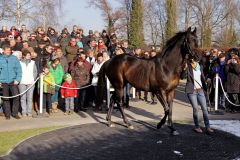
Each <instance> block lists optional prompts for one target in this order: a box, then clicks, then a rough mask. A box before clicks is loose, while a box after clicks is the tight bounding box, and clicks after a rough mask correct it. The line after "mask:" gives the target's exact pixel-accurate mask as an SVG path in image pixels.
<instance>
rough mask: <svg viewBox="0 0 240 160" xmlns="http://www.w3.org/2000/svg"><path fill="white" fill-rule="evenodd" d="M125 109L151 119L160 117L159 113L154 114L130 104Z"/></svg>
mask: <svg viewBox="0 0 240 160" xmlns="http://www.w3.org/2000/svg"><path fill="white" fill-rule="evenodd" d="M127 110H128V111H129V112H132V113H135V114H137V115H141V116H143V117H147V118H151V119H154V120H159V119H161V117H162V115H160V114H158V115H156V114H153V113H151V112H148V111H146V110H144V109H141V108H138V107H134V106H131V107H130V108H129V109H128V108H127ZM133 119H134V118H133Z"/></svg>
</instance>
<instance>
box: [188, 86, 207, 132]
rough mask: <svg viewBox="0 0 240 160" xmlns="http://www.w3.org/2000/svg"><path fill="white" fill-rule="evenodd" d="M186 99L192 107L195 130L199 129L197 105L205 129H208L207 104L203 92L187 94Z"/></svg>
mask: <svg viewBox="0 0 240 160" xmlns="http://www.w3.org/2000/svg"><path fill="white" fill-rule="evenodd" d="M187 96H188V99H189V101H190V103H191V105H192V107H193V120H194V124H195V127H196V128H199V127H200V126H199V122H198V109H199V108H198V103H199V105H200V106H201V109H202V113H203V120H204V124H205V127H206V128H209V127H210V124H209V119H208V111H207V102H206V98H205V95H204V92H203V90H199V91H194V92H193V93H188V94H187Z"/></svg>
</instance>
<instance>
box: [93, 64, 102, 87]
mask: <svg viewBox="0 0 240 160" xmlns="http://www.w3.org/2000/svg"><path fill="white" fill-rule="evenodd" d="M103 63H104V61H103V62H102V63H101V64H98V62H95V63H94V65H93V68H92V71H91V73H92V75H93V78H92V85H93V86H97V83H98V73H99V71H100V69H101V67H102V65H103Z"/></svg>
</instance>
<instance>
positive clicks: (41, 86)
mask: <svg viewBox="0 0 240 160" xmlns="http://www.w3.org/2000/svg"><path fill="white" fill-rule="evenodd" d="M43 76H44V75H43V74H41V76H40V95H39V96H40V102H39V113H40V114H42V113H43Z"/></svg>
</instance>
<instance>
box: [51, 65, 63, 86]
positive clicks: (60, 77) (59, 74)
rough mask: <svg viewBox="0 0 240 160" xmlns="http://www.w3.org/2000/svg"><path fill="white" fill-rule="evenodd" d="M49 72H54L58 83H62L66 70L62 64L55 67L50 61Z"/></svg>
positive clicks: (53, 74)
mask: <svg viewBox="0 0 240 160" xmlns="http://www.w3.org/2000/svg"><path fill="white" fill-rule="evenodd" d="M48 66H49V72H50V73H51V74H52V76H53V78H54V81H55V83H56V84H61V83H62V80H63V76H64V71H63V68H62V65H61V64H58V65H57V66H56V67H53V66H52V64H51V62H49V63H48Z"/></svg>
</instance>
